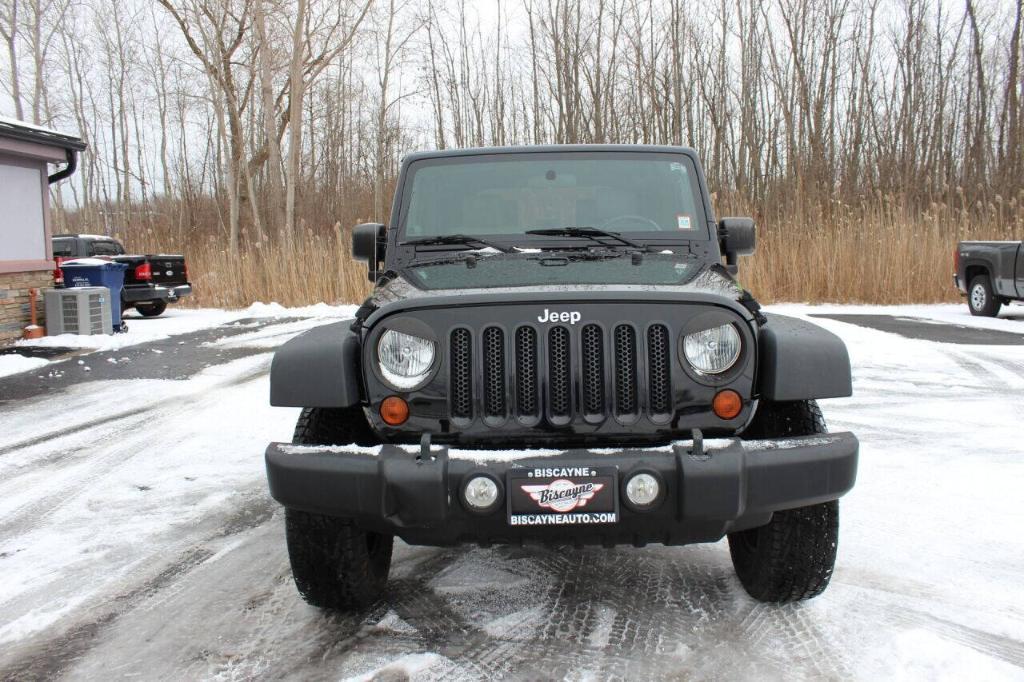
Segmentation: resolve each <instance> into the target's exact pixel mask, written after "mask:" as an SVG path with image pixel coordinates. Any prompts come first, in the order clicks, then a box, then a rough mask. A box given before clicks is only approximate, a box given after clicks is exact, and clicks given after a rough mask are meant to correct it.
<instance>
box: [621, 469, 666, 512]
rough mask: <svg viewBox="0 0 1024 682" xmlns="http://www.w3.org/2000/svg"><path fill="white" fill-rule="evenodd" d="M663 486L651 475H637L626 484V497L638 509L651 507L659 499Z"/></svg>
mask: <svg viewBox="0 0 1024 682" xmlns="http://www.w3.org/2000/svg"><path fill="white" fill-rule="evenodd" d="M660 492H661V486H660V485H658V479H656V478H655V477H654V476H651V475H650V474H637V475H636V476H633V478H631V479H629V481H628V482H627V483H626V497H627V498H628V499H629V501H630V502H631V503H633V504H634V505H636V506H637V507H649V506H650V505H652V504H654V501H655V500H657V499H658V493H660Z"/></svg>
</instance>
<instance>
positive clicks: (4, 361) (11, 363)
mask: <svg viewBox="0 0 1024 682" xmlns="http://www.w3.org/2000/svg"><path fill="white" fill-rule="evenodd" d="M48 364H50V362H49V360H44V359H43V358H26V357H25V356H24V355H18V354H16V353H12V354H9V355H7V354H5V355H0V377H9V376H11V375H12V374H20V373H22V372H28V371H30V370H33V369H38V368H40V367H45V366H46V365H48Z"/></svg>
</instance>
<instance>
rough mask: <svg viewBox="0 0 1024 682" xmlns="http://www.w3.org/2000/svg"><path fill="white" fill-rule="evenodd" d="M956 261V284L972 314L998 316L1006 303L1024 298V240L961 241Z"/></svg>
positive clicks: (954, 277) (954, 259) (954, 275)
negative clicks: (965, 297) (965, 298)
mask: <svg viewBox="0 0 1024 682" xmlns="http://www.w3.org/2000/svg"><path fill="white" fill-rule="evenodd" d="M953 261H954V267H955V272H954V274H953V284H954V285H955V286H956V288H957V289H959V290H960V292H961V294H963V295H965V296H967V306H968V307H969V308H970V310H971V314H972V315H982V316H987V317H995V316H996V315H998V314H999V308H1000V307H1001V306H1002V305H1004V304H1008V303H1010V302H1011V301H1020V300H1024V242H960V243H959V244H958V245H957V249H956V251H955V252H954V254H953Z"/></svg>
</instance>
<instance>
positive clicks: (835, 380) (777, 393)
mask: <svg viewBox="0 0 1024 682" xmlns="http://www.w3.org/2000/svg"><path fill="white" fill-rule="evenodd" d="M765 317H766V318H767V319H768V323H767V324H766V325H763V326H762V327H761V330H760V334H759V335H758V340H759V346H760V348H759V356H758V361H759V369H758V380H757V385H758V388H759V390H760V393H761V396H762V397H763V398H767V399H768V400H773V401H776V402H780V401H786V400H811V399H815V398H845V397H847V396H850V395H853V381H852V377H851V374H850V355H849V353H848V352H847V350H846V344H845V343H843V340H842V339H840V338H839V337H838V336H836V335H835V334H833V333H832V332H830V331H827V330H825V329H822V328H821V327H819V326H818V325H816V324H813V323H811V322H808V321H806V320H802V319H799V318H795V317H788V316H786V315H778V314H774V313H767V314H766V315H765Z"/></svg>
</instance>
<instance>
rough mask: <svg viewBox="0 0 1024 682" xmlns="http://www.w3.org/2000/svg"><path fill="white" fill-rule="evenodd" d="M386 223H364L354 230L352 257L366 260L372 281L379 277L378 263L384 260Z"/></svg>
mask: <svg viewBox="0 0 1024 682" xmlns="http://www.w3.org/2000/svg"><path fill="white" fill-rule="evenodd" d="M384 244H385V241H384V225H383V224H382V223H362V224H361V225H356V226H355V228H354V229H353V230H352V257H353V258H355V259H356V260H361V261H365V262H366V267H367V268H369V272H368V273H367V276H368V277H369V279H370V281H371V282H372V281H374V280H376V279H377V265H378V264H379V263H380V262H381V261H382V260H384Z"/></svg>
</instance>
